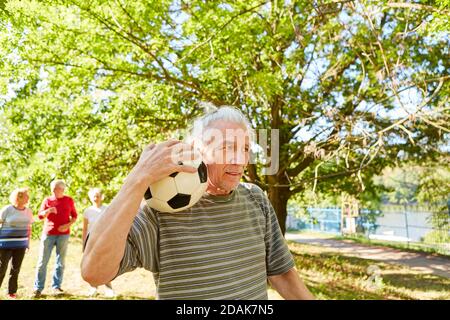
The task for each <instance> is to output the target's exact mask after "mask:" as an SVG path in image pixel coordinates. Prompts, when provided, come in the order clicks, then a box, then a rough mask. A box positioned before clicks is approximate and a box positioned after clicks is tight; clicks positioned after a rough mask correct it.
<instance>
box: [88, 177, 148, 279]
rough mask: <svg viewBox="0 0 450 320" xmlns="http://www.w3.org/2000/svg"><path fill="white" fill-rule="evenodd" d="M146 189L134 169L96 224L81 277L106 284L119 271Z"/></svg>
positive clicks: (89, 241)
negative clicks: (129, 234) (132, 225)
mask: <svg viewBox="0 0 450 320" xmlns="http://www.w3.org/2000/svg"><path fill="white" fill-rule="evenodd" d="M146 188H148V185H147V184H146V183H145V182H144V181H141V180H140V179H139V178H137V175H136V174H134V173H133V171H132V172H131V173H130V175H129V176H128V177H127V178H126V180H125V183H124V185H123V186H122V188H121V189H120V191H119V193H118V194H117V195H116V196H115V197H114V199H113V201H112V202H111V204H110V205H109V206H108V208H107V209H106V210H105V212H104V213H103V214H102V215H101V216H100V218H99V220H98V221H97V222H96V224H95V225H94V226H93V228H92V231H91V232H90V233H89V239H88V241H87V244H86V248H85V251H84V254H83V259H82V262H81V269H82V276H83V278H84V279H85V280H86V281H87V282H89V283H90V284H92V285H94V286H96V285H100V284H104V283H106V282H108V281H110V280H111V279H112V278H113V277H114V276H115V275H116V274H117V271H118V268H119V265H120V261H121V260H122V257H123V254H124V251H125V244H126V239H127V237H128V233H129V231H130V227H131V224H132V223H133V220H134V217H135V216H136V214H137V212H138V209H139V206H140V203H141V200H142V197H143V195H144V193H145V190H146Z"/></svg>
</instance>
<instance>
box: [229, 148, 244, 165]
mask: <svg viewBox="0 0 450 320" xmlns="http://www.w3.org/2000/svg"><path fill="white" fill-rule="evenodd" d="M245 162H246V156H245V152H242V151H234V152H233V154H232V155H231V157H230V161H229V163H230V164H245Z"/></svg>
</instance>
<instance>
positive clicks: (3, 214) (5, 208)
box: [0, 206, 9, 222]
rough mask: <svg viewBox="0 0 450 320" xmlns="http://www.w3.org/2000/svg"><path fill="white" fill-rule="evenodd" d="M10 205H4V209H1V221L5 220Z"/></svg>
mask: <svg viewBox="0 0 450 320" xmlns="http://www.w3.org/2000/svg"><path fill="white" fill-rule="evenodd" d="M8 207H9V206H6V207H3V208H2V209H0V221H1V222H3V220H5V217H6V211H7V210H8Z"/></svg>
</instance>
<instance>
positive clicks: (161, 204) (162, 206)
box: [147, 198, 173, 212]
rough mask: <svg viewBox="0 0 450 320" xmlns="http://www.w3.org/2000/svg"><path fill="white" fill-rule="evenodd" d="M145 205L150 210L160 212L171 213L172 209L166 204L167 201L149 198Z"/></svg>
mask: <svg viewBox="0 0 450 320" xmlns="http://www.w3.org/2000/svg"><path fill="white" fill-rule="evenodd" d="M147 204H148V205H149V206H150V207H151V208H153V209H156V210H158V211H161V212H173V209H172V208H171V207H170V206H169V205H168V204H167V201H162V200H159V199H156V198H151V199H150V200H147Z"/></svg>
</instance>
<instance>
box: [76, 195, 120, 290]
mask: <svg viewBox="0 0 450 320" xmlns="http://www.w3.org/2000/svg"><path fill="white" fill-rule="evenodd" d="M88 196H89V199H90V200H91V202H92V206H90V207H88V208H87V209H86V210H85V211H84V214H83V244H84V243H85V242H86V236H87V234H88V232H89V231H90V230H92V226H93V225H94V223H95V222H96V221H97V220H98V218H99V217H100V215H101V214H102V213H103V212H104V211H105V209H106V208H107V206H105V205H103V198H104V196H103V193H102V191H101V189H99V188H93V189H91V190H89V192H88ZM97 289H98V287H92V286H91V288H90V291H89V295H90V296H94V295H95V294H96V293H97ZM105 295H106V296H107V297H114V296H115V293H114V290H113V288H112V285H111V282H108V283H106V284H105Z"/></svg>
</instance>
